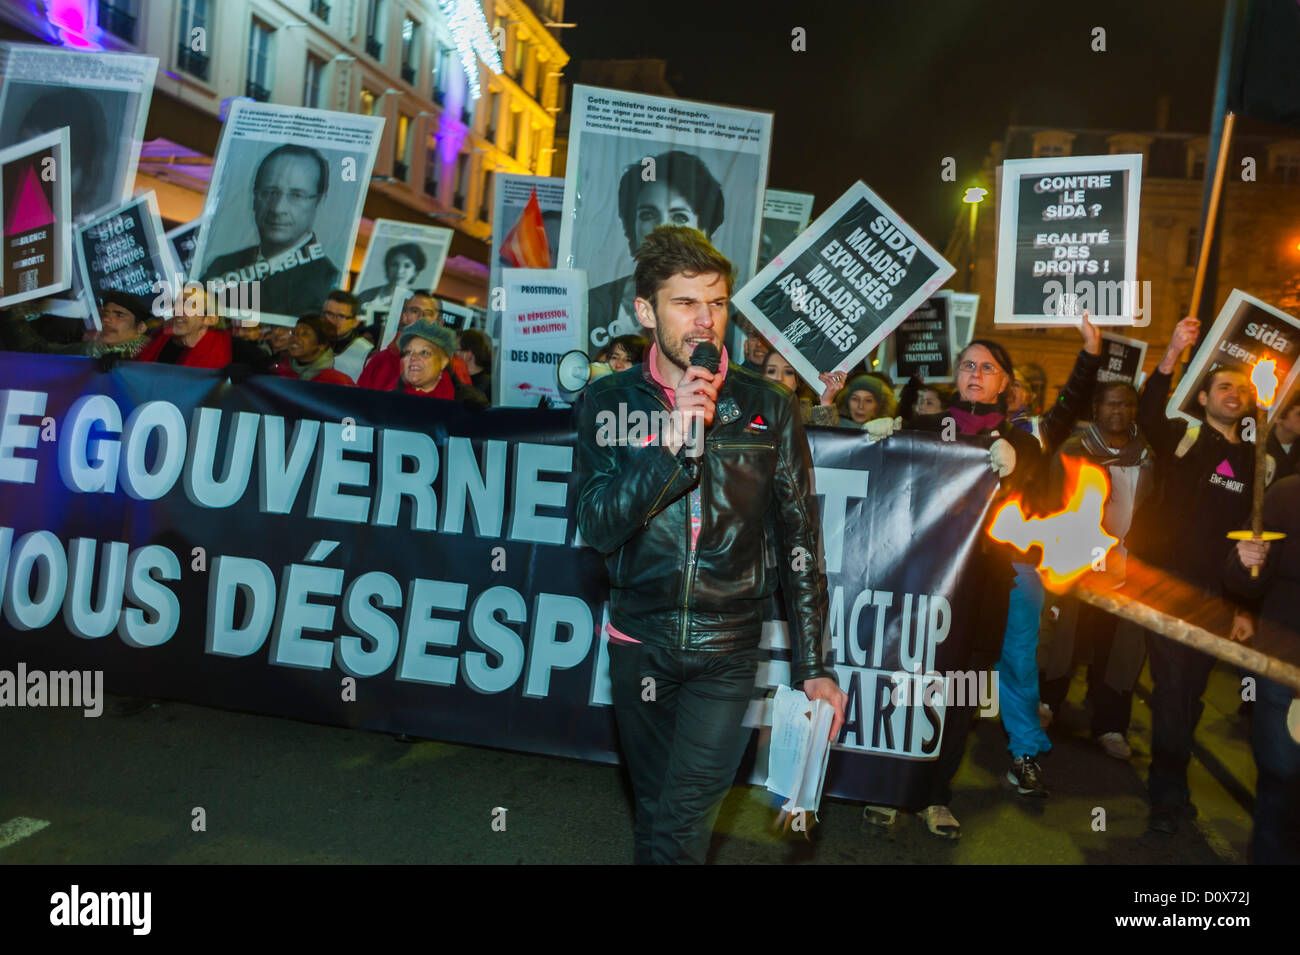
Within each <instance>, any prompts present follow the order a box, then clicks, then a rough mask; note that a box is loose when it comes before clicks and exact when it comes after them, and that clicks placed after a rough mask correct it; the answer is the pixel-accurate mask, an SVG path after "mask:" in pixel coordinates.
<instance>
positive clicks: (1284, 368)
mask: <svg viewBox="0 0 1300 955" xmlns="http://www.w3.org/2000/svg"><path fill="white" fill-rule="evenodd" d="M1297 354H1300V319H1296V318H1293V317H1292V316H1290V315H1288V314H1287V313H1286V312H1284V311H1282V310H1281V309H1279V308H1274V307H1273V306H1272V305H1269V304H1268V303H1267V302H1264V301H1261V300H1260V299H1257V298H1255V297H1254V296H1253V295H1247V294H1246V293H1245V292H1243V291H1241V290H1240V289H1233V290H1232V294H1231V295H1229V296H1228V300H1227V301H1226V302H1224V303H1223V308H1222V309H1220V310H1219V315H1218V317H1217V318H1215V320H1214V324H1213V325H1211V326H1210V330H1209V331H1208V332H1206V334H1205V337H1204V338H1203V339H1202V341H1201V345H1200V347H1199V348H1198V349H1197V350H1196V354H1195V355H1194V356H1193V357H1192V361H1191V363H1190V364H1189V365H1188V366H1187V372H1186V373H1185V374H1184V375H1183V378H1182V381H1180V382H1179V383H1178V387H1177V388H1175V389H1174V393H1173V394H1172V395H1170V396H1169V404H1168V405H1167V406H1166V412H1167V413H1168V415H1169V416H1170V417H1171V418H1173V417H1178V418H1182V419H1183V420H1185V421H1187V422H1188V423H1189V424H1200V423H1201V422H1202V421H1203V418H1201V417H1200V416H1198V415H1197V413H1196V412H1197V410H1198V409H1199V402H1198V401H1197V398H1196V396H1197V395H1198V394H1199V393H1200V391H1201V389H1202V388H1205V387H1206V385H1207V384H1208V382H1209V378H1210V374H1211V373H1212V372H1213V371H1214V369H1216V368H1218V367H1219V366H1221V365H1236V366H1237V367H1239V368H1241V369H1243V370H1244V371H1245V372H1246V374H1247V375H1249V374H1250V372H1251V369H1252V366H1254V365H1255V364H1256V363H1257V362H1260V361H1263V360H1265V359H1272V360H1273V361H1275V362H1277V366H1276V367H1275V368H1274V370H1273V373H1274V374H1275V375H1276V376H1277V381H1278V384H1279V385H1280V387H1279V388H1278V390H1277V395H1278V396H1282V395H1286V394H1288V393H1290V391H1291V387H1292V385H1294V384H1295V382H1296V380H1297V379H1300V361H1297V360H1296V356H1297ZM1281 404H1282V402H1280V401H1274V402H1273V406H1272V407H1271V408H1269V412H1268V413H1269V417H1270V418H1272V416H1273V414H1274V413H1275V412H1276V411H1277V409H1278V407H1279V406H1280V405H1281Z"/></svg>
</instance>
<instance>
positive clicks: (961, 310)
mask: <svg viewBox="0 0 1300 955" xmlns="http://www.w3.org/2000/svg"><path fill="white" fill-rule="evenodd" d="M949 302H950V304H949V311H951V312H952V344H953V354H954V355H956V354H960V352H961V350H962V349H963V348H965V347H966V346H967V345H969V344H970V343H971V339H972V338H974V337H975V318H976V316H977V315H978V314H979V310H980V297H979V296H978V295H977V294H975V293H974V292H953V293H951V298H950V300H949Z"/></svg>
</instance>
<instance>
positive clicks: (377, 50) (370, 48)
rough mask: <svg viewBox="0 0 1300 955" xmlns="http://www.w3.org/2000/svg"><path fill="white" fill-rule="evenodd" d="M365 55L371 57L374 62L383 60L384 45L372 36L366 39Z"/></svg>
mask: <svg viewBox="0 0 1300 955" xmlns="http://www.w3.org/2000/svg"><path fill="white" fill-rule="evenodd" d="M366 53H368V54H369V55H370V56H373V57H374V58H375V59H376V60H382V59H383V58H384V45H383V44H382V43H380V42H379V41H378V40H376V39H375V38H374V37H372V36H368V37H366Z"/></svg>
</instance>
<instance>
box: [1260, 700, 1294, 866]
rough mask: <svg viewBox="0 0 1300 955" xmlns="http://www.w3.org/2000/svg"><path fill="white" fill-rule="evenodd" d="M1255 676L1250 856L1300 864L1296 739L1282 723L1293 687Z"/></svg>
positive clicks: (1265, 862)
mask: <svg viewBox="0 0 1300 955" xmlns="http://www.w3.org/2000/svg"><path fill="white" fill-rule="evenodd" d="M1255 679H1256V690H1255V693H1256V702H1255V714H1254V716H1252V717H1251V723H1250V748H1251V750H1252V751H1253V753H1254V755H1255V766H1256V768H1257V769H1258V770H1259V780H1258V782H1257V783H1256V786H1255V826H1254V828H1253V829H1252V831H1251V834H1250V861H1251V862H1253V863H1255V864H1256V865H1300V743H1297V742H1296V741H1295V740H1294V739H1292V738H1291V734H1290V733H1289V732H1288V731H1287V728H1286V711H1287V708H1288V707H1290V705H1291V699H1292V697H1293V696H1295V692H1294V691H1293V690H1291V689H1289V688H1287V687H1285V686H1283V685H1282V684H1280V683H1274V682H1273V681H1272V680H1266V679H1264V677H1262V676H1261V677H1256V678H1255Z"/></svg>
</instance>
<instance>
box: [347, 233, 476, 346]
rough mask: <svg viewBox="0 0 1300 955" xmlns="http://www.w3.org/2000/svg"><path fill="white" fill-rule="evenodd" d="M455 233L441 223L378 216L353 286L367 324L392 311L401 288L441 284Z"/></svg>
mask: <svg viewBox="0 0 1300 955" xmlns="http://www.w3.org/2000/svg"><path fill="white" fill-rule="evenodd" d="M451 237H452V230H451V229H445V228H442V227H441V226H434V225H418V224H416V223H413V222H398V221H397V220H396V219H376V220H375V226H374V229H373V230H371V233H370V244H369V245H367V246H366V257H365V259H364V260H363V261H362V263H361V271H360V272H358V273H357V281H356V283H355V287H354V288H353V290H352V292H353V294H354V295H356V297H357V304H358V305H360V306H361V313H362V314H363V315H365V316H366V319H365V320H366V322H367V324H369V323H373V322H377V321H378V320H379V319H380V317H381V316H385V315H387V314H388V312H389V309H391V308H392V306H393V296H394V295H395V294H396V293H397V290H398V289H411V290H415V291H433V290H434V289H436V288H437V287H438V282H439V281H441V279H442V269H443V266H444V265H446V263H447V252H448V250H449V249H450V248H451Z"/></svg>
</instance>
